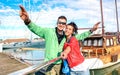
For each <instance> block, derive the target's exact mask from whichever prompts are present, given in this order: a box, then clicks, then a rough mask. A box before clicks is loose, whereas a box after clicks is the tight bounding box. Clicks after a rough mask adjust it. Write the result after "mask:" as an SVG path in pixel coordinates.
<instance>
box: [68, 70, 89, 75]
mask: <svg viewBox="0 0 120 75" xmlns="http://www.w3.org/2000/svg"><path fill="white" fill-rule="evenodd" d="M70 75H90V73H89V70H86V71H70Z"/></svg>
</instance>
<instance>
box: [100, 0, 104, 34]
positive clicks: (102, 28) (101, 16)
mask: <svg viewBox="0 0 120 75" xmlns="http://www.w3.org/2000/svg"><path fill="white" fill-rule="evenodd" d="M100 9H101V22H102V35H104V20H103V8H102V0H100Z"/></svg>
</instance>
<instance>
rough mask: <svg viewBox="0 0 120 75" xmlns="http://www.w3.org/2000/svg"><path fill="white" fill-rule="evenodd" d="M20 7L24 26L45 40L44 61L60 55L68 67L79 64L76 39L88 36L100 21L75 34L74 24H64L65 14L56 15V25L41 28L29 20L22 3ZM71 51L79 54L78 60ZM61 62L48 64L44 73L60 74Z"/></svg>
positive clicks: (81, 59)
mask: <svg viewBox="0 0 120 75" xmlns="http://www.w3.org/2000/svg"><path fill="white" fill-rule="evenodd" d="M20 9H21V10H20V18H21V19H22V20H23V21H24V23H25V24H26V26H27V27H28V28H29V29H30V30H31V31H32V32H33V33H35V34H36V35H38V36H40V37H42V38H44V39H45V42H46V43H45V61H49V60H52V59H54V58H56V57H59V56H61V57H62V59H66V58H67V60H68V63H69V66H70V68H73V67H74V66H77V65H78V64H81V63H82V62H83V61H84V58H83V56H81V55H80V53H79V52H78V50H79V48H80V47H79V44H78V41H77V40H83V39H85V38H87V37H88V36H90V34H91V33H92V32H93V31H95V30H96V29H97V28H98V25H99V23H100V22H98V23H96V24H95V25H94V26H93V28H92V29H90V30H89V31H87V32H84V33H82V34H76V33H77V26H76V24H75V23H73V22H71V23H69V24H68V25H66V23H67V18H66V17H65V16H60V17H58V19H57V27H55V28H43V27H40V26H37V25H36V24H34V23H33V22H32V21H31V20H30V18H29V15H28V13H27V12H26V10H25V8H24V7H23V6H22V5H20ZM64 28H66V29H65V31H63V30H64ZM68 41H70V42H69V44H67V42H68ZM73 43H74V44H73ZM72 45H75V47H76V50H75V51H76V52H74V51H73V49H75V48H73V47H74V46H72ZM63 46H64V48H63ZM63 49H64V51H63ZM62 51H63V52H62ZM61 52H62V53H61ZM72 52H74V53H75V54H77V53H78V54H79V56H80V58H79V60H78V59H77V58H75V59H74V58H72V57H71V54H72ZM70 59H74V61H75V62H76V64H73V65H72V64H71V63H74V62H73V61H72V60H71V61H70ZM76 60H78V61H76ZM69 61H70V62H69ZM61 63H62V60H59V61H57V62H54V63H53V64H51V65H50V66H48V67H47V70H46V75H60V70H61Z"/></svg>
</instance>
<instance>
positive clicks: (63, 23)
mask: <svg viewBox="0 0 120 75" xmlns="http://www.w3.org/2000/svg"><path fill="white" fill-rule="evenodd" d="M58 24H62V25H66V23H65V22H58Z"/></svg>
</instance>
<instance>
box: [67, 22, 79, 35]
mask: <svg viewBox="0 0 120 75" xmlns="http://www.w3.org/2000/svg"><path fill="white" fill-rule="evenodd" d="M67 25H70V26H72V27H73V28H74V29H73V32H74V34H77V33H78V32H77V30H78V27H77V25H76V24H75V23H74V22H70V23H68V24H67Z"/></svg>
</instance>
